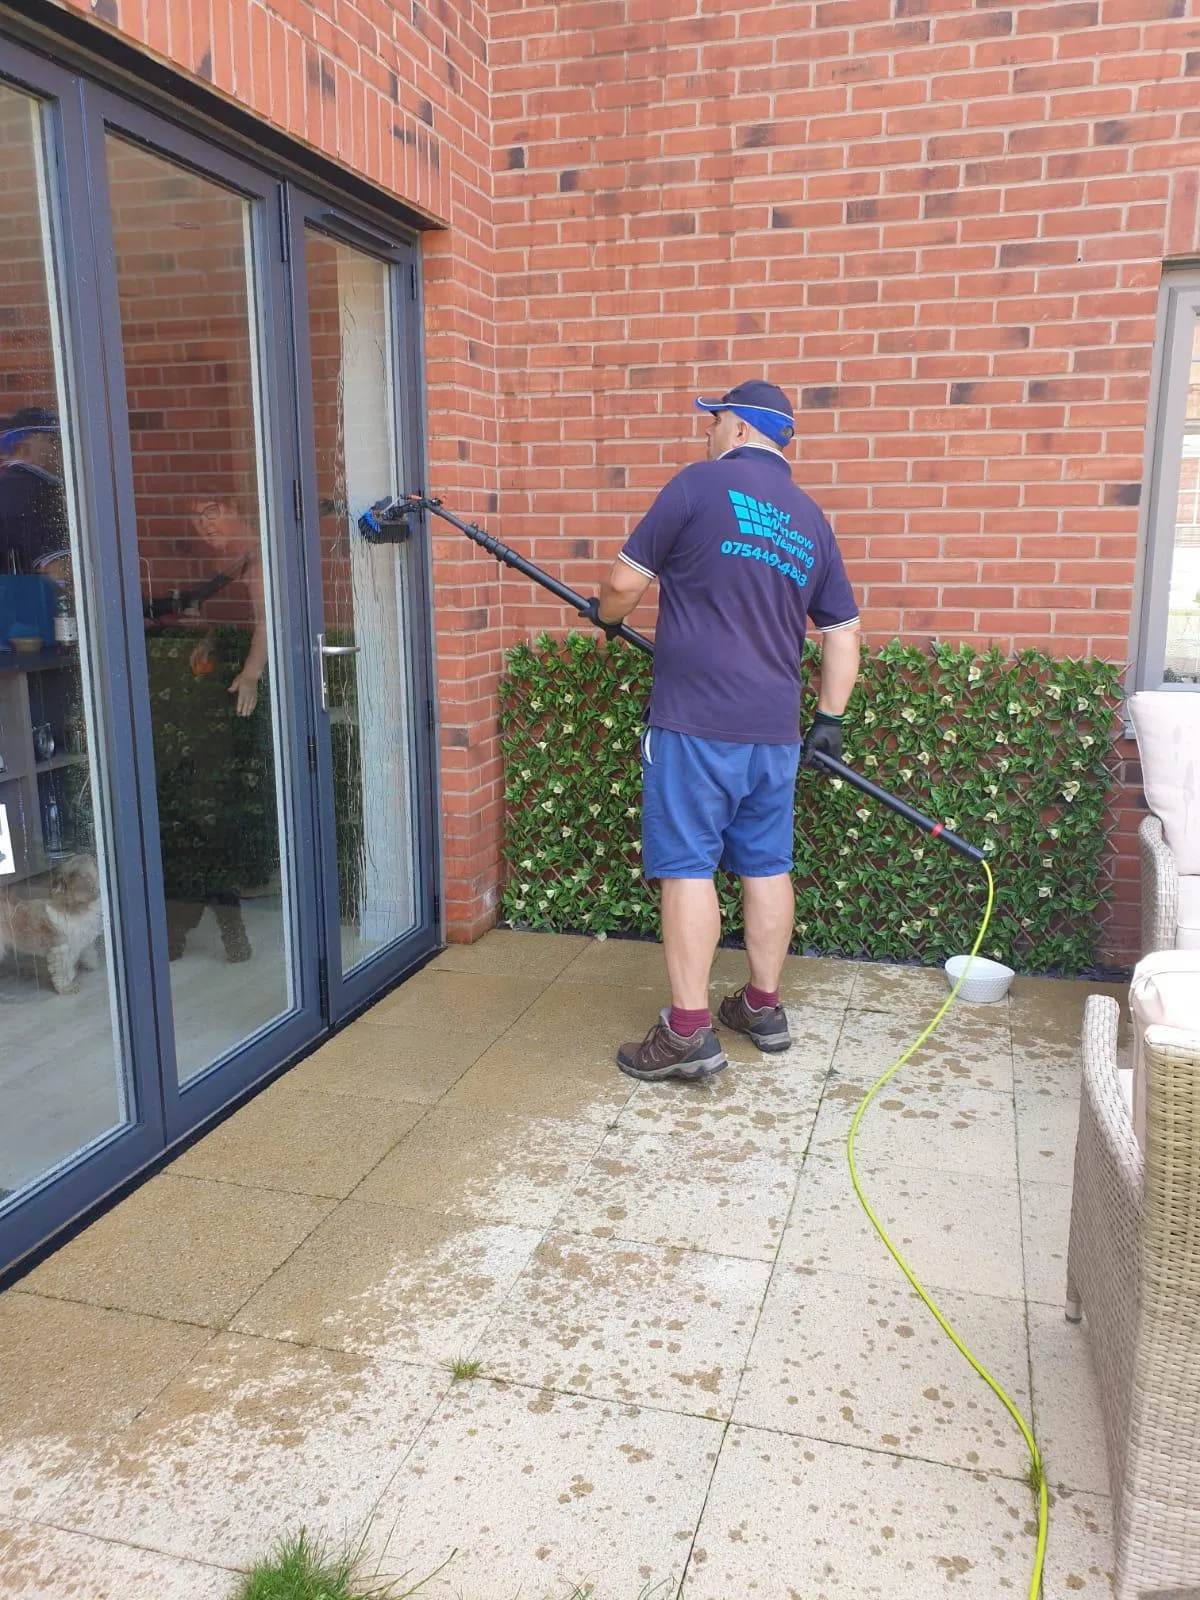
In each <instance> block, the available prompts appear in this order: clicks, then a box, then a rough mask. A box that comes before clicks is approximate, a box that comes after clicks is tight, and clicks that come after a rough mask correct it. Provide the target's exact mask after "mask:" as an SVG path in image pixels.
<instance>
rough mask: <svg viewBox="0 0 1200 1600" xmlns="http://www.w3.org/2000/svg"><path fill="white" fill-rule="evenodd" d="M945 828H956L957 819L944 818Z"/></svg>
mask: <svg viewBox="0 0 1200 1600" xmlns="http://www.w3.org/2000/svg"><path fill="white" fill-rule="evenodd" d="M946 826H947V827H948V828H957V827H958V818H957V817H947V818H946Z"/></svg>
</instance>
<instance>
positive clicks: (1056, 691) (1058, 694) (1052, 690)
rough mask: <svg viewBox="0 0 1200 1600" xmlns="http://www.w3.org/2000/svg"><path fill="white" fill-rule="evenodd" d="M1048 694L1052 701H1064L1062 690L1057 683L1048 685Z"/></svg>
mask: <svg viewBox="0 0 1200 1600" xmlns="http://www.w3.org/2000/svg"><path fill="white" fill-rule="evenodd" d="M1046 693H1047V694H1048V695H1049V696H1050V698H1051V700H1061V699H1062V690H1061V688H1059V686H1058V684H1057V683H1048V684H1047V685H1046Z"/></svg>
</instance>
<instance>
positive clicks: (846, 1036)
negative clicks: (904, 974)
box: [832, 1006, 1013, 1094]
mask: <svg viewBox="0 0 1200 1600" xmlns="http://www.w3.org/2000/svg"><path fill="white" fill-rule="evenodd" d="M979 1010H980V1011H984V1012H988V1013H992V1012H996V1013H998V1014H993V1015H987V1016H984V1017H982V1018H981V1017H978V1016H964V1014H963V1013H961V1012H959V1011H951V1012H950V1013H949V1014H948V1015H947V1016H946V1017H945V1018H944V1019H943V1021H942V1022H941V1023H940V1024H939V1026H938V1028H937V1031H936V1032H935V1033H934V1034H933V1035H932V1036H931V1037H930V1038H929V1039H928V1040H927V1041H926V1042H925V1044H923V1045H922V1046H921V1047H920V1049H919V1050H917V1051H916V1052H915V1053H914V1054H913V1055H912V1056H911V1057H910V1059H909V1060H908V1061H907V1062H905V1064H904V1066H903V1067H901V1069H900V1072H899V1073H898V1074H897V1078H896V1081H897V1083H908V1084H913V1085H916V1086H920V1085H928V1086H929V1087H944V1086H945V1087H949V1086H953V1085H956V1084H957V1085H958V1086H960V1087H962V1088H971V1087H973V1088H976V1089H990V1090H994V1091H996V1092H997V1093H1001V1094H1011V1093H1012V1087H1013V1070H1012V1036H1011V1034H1010V1032H1009V1028H1008V1016H1007V1012H1006V1011H1005V1010H1004V1009H1003V1008H1002V1007H997V1008H993V1007H990V1006H981V1007H979ZM934 1015H935V1012H933V1011H931V1012H930V1013H929V1015H928V1016H927V1017H925V1018H924V1019H923V1020H919V1021H914V1019H913V1018H911V1017H909V1016H906V1015H903V1014H901V1015H895V1014H893V1013H891V1012H886V1011H856V1010H854V1009H853V1007H851V1009H850V1010H849V1011H847V1013H846V1016H845V1020H844V1022H843V1024H842V1028H841V1033H840V1036H839V1038H838V1042H837V1050H836V1052H835V1053H834V1057H833V1062H832V1065H833V1068H834V1070H835V1071H837V1072H839V1073H841V1074H843V1075H845V1076H849V1077H853V1078H854V1079H855V1080H856V1081H862V1080H864V1079H865V1080H866V1082H867V1083H868V1085H869V1084H871V1083H873V1082H874V1081H875V1080H876V1079H877V1078H879V1077H882V1075H883V1074H884V1073H885V1072H886V1071H887V1070H888V1068H889V1067H891V1066H892V1065H894V1063H895V1062H896V1061H897V1060H899V1058H900V1057H901V1056H902V1055H903V1054H904V1052H905V1051H906V1050H907V1049H908V1048H909V1046H910V1045H912V1044H913V1043H915V1041H916V1040H917V1039H919V1038H920V1036H921V1034H922V1032H923V1031H924V1029H925V1027H926V1026H927V1025H928V1023H929V1022H931V1021H932V1020H933V1017H934Z"/></svg>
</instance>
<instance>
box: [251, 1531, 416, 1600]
mask: <svg viewBox="0 0 1200 1600" xmlns="http://www.w3.org/2000/svg"><path fill="white" fill-rule="evenodd" d="M361 1558H362V1549H361V1546H360V1547H359V1548H357V1549H354V1550H352V1551H350V1552H349V1553H335V1552H334V1551H332V1550H331V1549H330V1547H329V1546H328V1545H327V1544H326V1543H325V1542H324V1541H322V1540H314V1539H312V1538H310V1537H309V1535H308V1533H307V1532H306V1531H305V1530H304V1529H303V1528H302V1529H301V1530H300V1532H299V1533H298V1534H296V1535H295V1537H293V1538H288V1539H282V1540H281V1541H280V1543H279V1545H278V1547H277V1548H276V1550H275V1553H274V1554H273V1555H271V1556H269V1557H268V1558H267V1559H266V1560H265V1561H260V1562H259V1563H258V1564H257V1565H256V1566H255V1567H253V1568H252V1569H251V1571H250V1572H249V1573H248V1574H247V1575H246V1577H245V1579H244V1580H243V1582H242V1587H241V1588H240V1589H238V1590H237V1592H236V1595H235V1597H234V1600H405V1597H406V1596H408V1595H415V1594H417V1593H418V1591H419V1590H420V1589H421V1588H423V1587H424V1585H425V1584H426V1583H428V1581H429V1577H433V1576H435V1575H436V1574H434V1573H430V1574H429V1577H426V1578H422V1579H421V1580H420V1581H419V1582H418V1583H414V1584H409V1583H408V1578H407V1575H405V1576H404V1577H402V1578H395V1579H384V1578H381V1577H379V1576H378V1574H375V1575H372V1574H369V1573H368V1574H364V1573H363V1572H362V1571H361ZM438 1570H439V1571H440V1570H441V1568H439V1569H438Z"/></svg>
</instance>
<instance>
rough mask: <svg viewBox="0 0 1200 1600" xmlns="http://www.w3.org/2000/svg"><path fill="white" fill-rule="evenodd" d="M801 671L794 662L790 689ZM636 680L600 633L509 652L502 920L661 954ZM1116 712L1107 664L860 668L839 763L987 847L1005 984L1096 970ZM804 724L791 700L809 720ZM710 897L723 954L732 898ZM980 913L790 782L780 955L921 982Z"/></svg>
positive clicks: (622, 651)
mask: <svg viewBox="0 0 1200 1600" xmlns="http://www.w3.org/2000/svg"><path fill="white" fill-rule="evenodd" d="M819 662H820V653H819V650H818V649H817V647H816V646H815V645H812V644H810V645H809V646H808V647H807V650H806V666H807V668H808V671H807V672H806V679H811V677H812V669H813V668H815V667H818V666H819ZM650 678H651V663H650V661H649V660H648V659H647V658H646V657H644V656H642V655H639V654H638V653H636V652H635V651H633V650H631V649H629V648H628V647H626V646H624V645H622V644H619V643H618V644H613V645H608V644H605V643H604V642H603V641H602V640H600V638H599V637H598V636H597V637H592V636H591V635H583V634H570V635H568V637H567V638H566V639H565V640H554V639H551V638H549V637H548V636H546V635H542V636H540V637H539V638H538V639H537V640H535V641H534V643H533V644H524V645H518V646H517V647H516V648H515V649H514V650H512V651H511V652H510V654H509V656H508V665H507V672H506V674H505V676H504V678H503V680H502V682H501V686H500V705H501V711H500V727H501V740H502V745H503V750H504V761H505V797H506V800H507V823H506V834H505V856H506V863H507V884H506V887H505V890H504V896H503V901H502V908H503V915H504V916H505V918H506V919H507V920H508V921H509V922H511V923H512V924H514V925H516V926H521V927H529V928H542V929H554V930H559V931H563V930H573V931H578V932H585V933H592V934H596V933H621V934H644V935H653V936H658V934H659V931H660V930H659V920H658V903H657V902H658V896H657V892H656V890H655V889H654V887H653V886H652V885H651V884H648V883H647V882H646V880H645V879H644V878H643V877H642V873H641V864H640V833H641V787H642V781H641V764H640V752H639V740H640V735H641V731H642V726H643V718H644V715H645V710H646V705H647V702H648V699H649V695H650ZM1120 703H1121V682H1120V668H1119V667H1118V666H1116V665H1114V664H1112V663H1109V662H1105V661H1098V660H1086V661H1071V660H1064V659H1061V658H1058V657H1055V656H1050V655H1046V654H1043V653H1042V652H1039V651H1035V650H1026V651H1023V652H1022V653H1021V654H1019V655H1017V656H1006V655H1004V654H1003V653H1002V652H1001V651H1000V650H999V649H992V650H989V651H987V652H985V653H983V654H979V653H977V652H976V651H975V650H974V649H972V648H971V647H969V646H966V645H956V644H938V645H935V646H933V647H931V648H928V649H923V648H921V647H919V646H916V645H904V644H900V643H891V644H887V645H884V646H883V648H882V649H880V650H878V651H877V652H874V653H871V652H869V651H865V650H864V655H863V669H862V674H861V677H860V680H859V684H858V687H857V688H856V689H855V691H854V695H853V697H852V699H851V702H850V705H849V708H848V710H847V717H846V723H845V730H844V732H845V760H846V761H847V763H848V764H849V765H851V766H853V767H855V768H857V770H858V771H860V772H861V773H863V775H864V776H866V777H868V778H871V779H873V780H874V781H875V782H877V783H879V784H880V785H881V786H882V787H884V788H885V789H888V790H890V791H891V793H893V794H895V795H896V796H898V797H899V798H900V799H902V800H906V801H907V802H908V803H909V804H910V805H912V806H915V807H916V808H917V809H918V810H920V811H923V812H924V813H925V814H926V815H929V816H933V817H935V818H939V819H940V820H942V821H943V822H945V824H946V825H947V826H948V827H949V828H951V829H953V831H954V832H956V833H959V834H961V835H962V836H963V837H964V838H966V839H968V840H970V841H971V842H972V843H974V844H978V845H981V846H982V847H983V848H984V849H985V850H986V851H987V853H988V859H989V861H990V863H991V865H992V870H993V872H994V873H995V876H996V885H997V899H996V910H995V914H994V918H993V922H992V927H991V932H990V934H989V936H988V940H987V945H986V948H985V951H984V953H985V954H988V955H991V956H993V957H995V959H997V960H1000V961H1004V962H1007V963H1008V964H1009V965H1010V966H1012V967H1014V968H1016V969H1017V970H1018V971H1020V972H1055V973H1077V972H1080V971H1083V970H1085V969H1086V968H1088V967H1090V966H1092V965H1093V964H1094V962H1095V958H1096V946H1097V939H1098V935H1099V930H1100V916H1101V913H1102V910H1103V905H1104V897H1105V893H1106V892H1107V889H1108V882H1107V878H1106V874H1105V871H1104V867H1103V857H1104V850H1105V838H1106V834H1107V830H1108V826H1109V813H1108V794H1109V787H1110V782H1111V772H1110V761H1111V759H1112V736H1113V732H1114V724H1115V718H1116V714H1117V709H1118V707H1119V705H1120ZM814 707H815V697H814V694H813V691H812V689H811V688H809V689H807V690H806V694H805V708H804V721H805V723H806V724H807V722H808V720H809V719H810V717H811V713H812V711H813V709H814ZM717 881H718V890H719V893H720V897H721V904H722V916H723V922H724V930H725V934H726V937H729V938H735V939H736V938H738V937H740V935H741V932H742V925H741V920H740V918H741V912H740V905H739V898H738V892H737V884H736V881H735V880H732V879H730V878H729V877H728V876H727V875H725V874H721V875H720V876H719V878H718V880H717ZM983 905H984V882H983V875H982V873H981V872H979V871H978V870H977V869H975V868H974V867H972V866H971V865H970V864H969V863H968V862H967V861H965V860H964V859H963V858H962V857H961V856H958V855H956V854H954V853H952V852H951V851H949V850H947V849H946V848H945V847H944V846H941V845H938V844H937V843H935V842H934V841H932V840H930V839H929V838H928V837H926V836H925V835H924V834H922V833H920V832H919V831H918V830H917V829H916V828H914V827H913V826H912V825H911V824H909V823H907V822H904V821H903V820H901V819H900V818H899V817H897V816H896V815H895V814H894V813H893V812H891V811H889V810H887V809H886V808H885V807H883V806H882V805H879V804H877V803H876V802H874V801H871V800H869V799H867V798H866V797H865V796H864V795H862V794H861V793H860V792H859V791H858V790H856V789H853V788H851V787H850V786H849V785H845V784H841V783H839V782H837V781H836V780H835V781H831V780H830V779H828V778H826V777H824V776H822V775H821V774H820V773H818V772H810V771H803V770H802V771H801V774H800V778H799V783H798V786H797V795H796V937H795V942H794V946H793V948H795V949H797V950H800V951H805V952H807V953H809V954H819V955H840V956H852V957H868V958H872V959H875V960H888V961H906V960H914V959H915V960H920V961H921V962H923V963H925V964H928V965H933V964H937V963H940V962H942V961H944V960H945V959H946V958H947V957H948V956H951V955H955V954H958V953H960V952H962V951H964V950H968V949H970V947H971V944H972V943H973V941H974V937H975V933H976V930H977V928H978V925H979V920H980V916H981V914H982V911H983Z"/></svg>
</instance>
